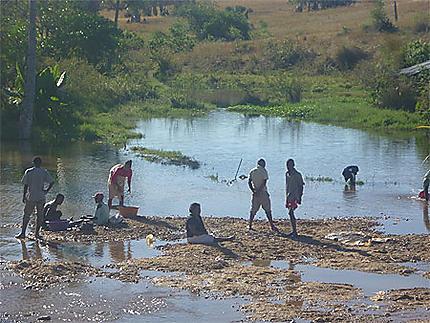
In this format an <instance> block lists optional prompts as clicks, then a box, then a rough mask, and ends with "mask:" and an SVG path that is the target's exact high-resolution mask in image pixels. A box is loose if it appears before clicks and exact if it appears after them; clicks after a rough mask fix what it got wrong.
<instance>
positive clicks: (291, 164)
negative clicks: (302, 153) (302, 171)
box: [287, 158, 295, 170]
mask: <svg viewBox="0 0 430 323" xmlns="http://www.w3.org/2000/svg"><path fill="white" fill-rule="evenodd" d="M294 166H295V164H294V160H293V159H291V158H290V159H288V160H287V169H288V170H292V169H294Z"/></svg>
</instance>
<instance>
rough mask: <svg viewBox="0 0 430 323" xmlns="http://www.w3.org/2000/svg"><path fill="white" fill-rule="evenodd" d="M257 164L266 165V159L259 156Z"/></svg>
mask: <svg viewBox="0 0 430 323" xmlns="http://www.w3.org/2000/svg"><path fill="white" fill-rule="evenodd" d="M257 166H260V167H263V168H264V167H266V161H265V160H264V159H263V158H260V159H259V160H258V162H257Z"/></svg>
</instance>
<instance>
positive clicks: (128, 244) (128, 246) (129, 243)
mask: <svg viewBox="0 0 430 323" xmlns="http://www.w3.org/2000/svg"><path fill="white" fill-rule="evenodd" d="M131 258H133V254H132V253H131V242H130V241H129V242H127V259H129V260H130V259H131Z"/></svg>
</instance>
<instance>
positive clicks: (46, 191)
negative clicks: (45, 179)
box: [44, 181, 54, 194]
mask: <svg viewBox="0 0 430 323" xmlns="http://www.w3.org/2000/svg"><path fill="white" fill-rule="evenodd" d="M52 186H54V182H53V181H52V182H51V183H49V186H48V188H47V189H46V190H44V191H45V194H48V192H49V191H50V190H51V188H52Z"/></svg>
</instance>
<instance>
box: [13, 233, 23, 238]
mask: <svg viewBox="0 0 430 323" xmlns="http://www.w3.org/2000/svg"><path fill="white" fill-rule="evenodd" d="M15 238H17V239H25V234H23V233H20V234H18V235H17V236H15Z"/></svg>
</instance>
